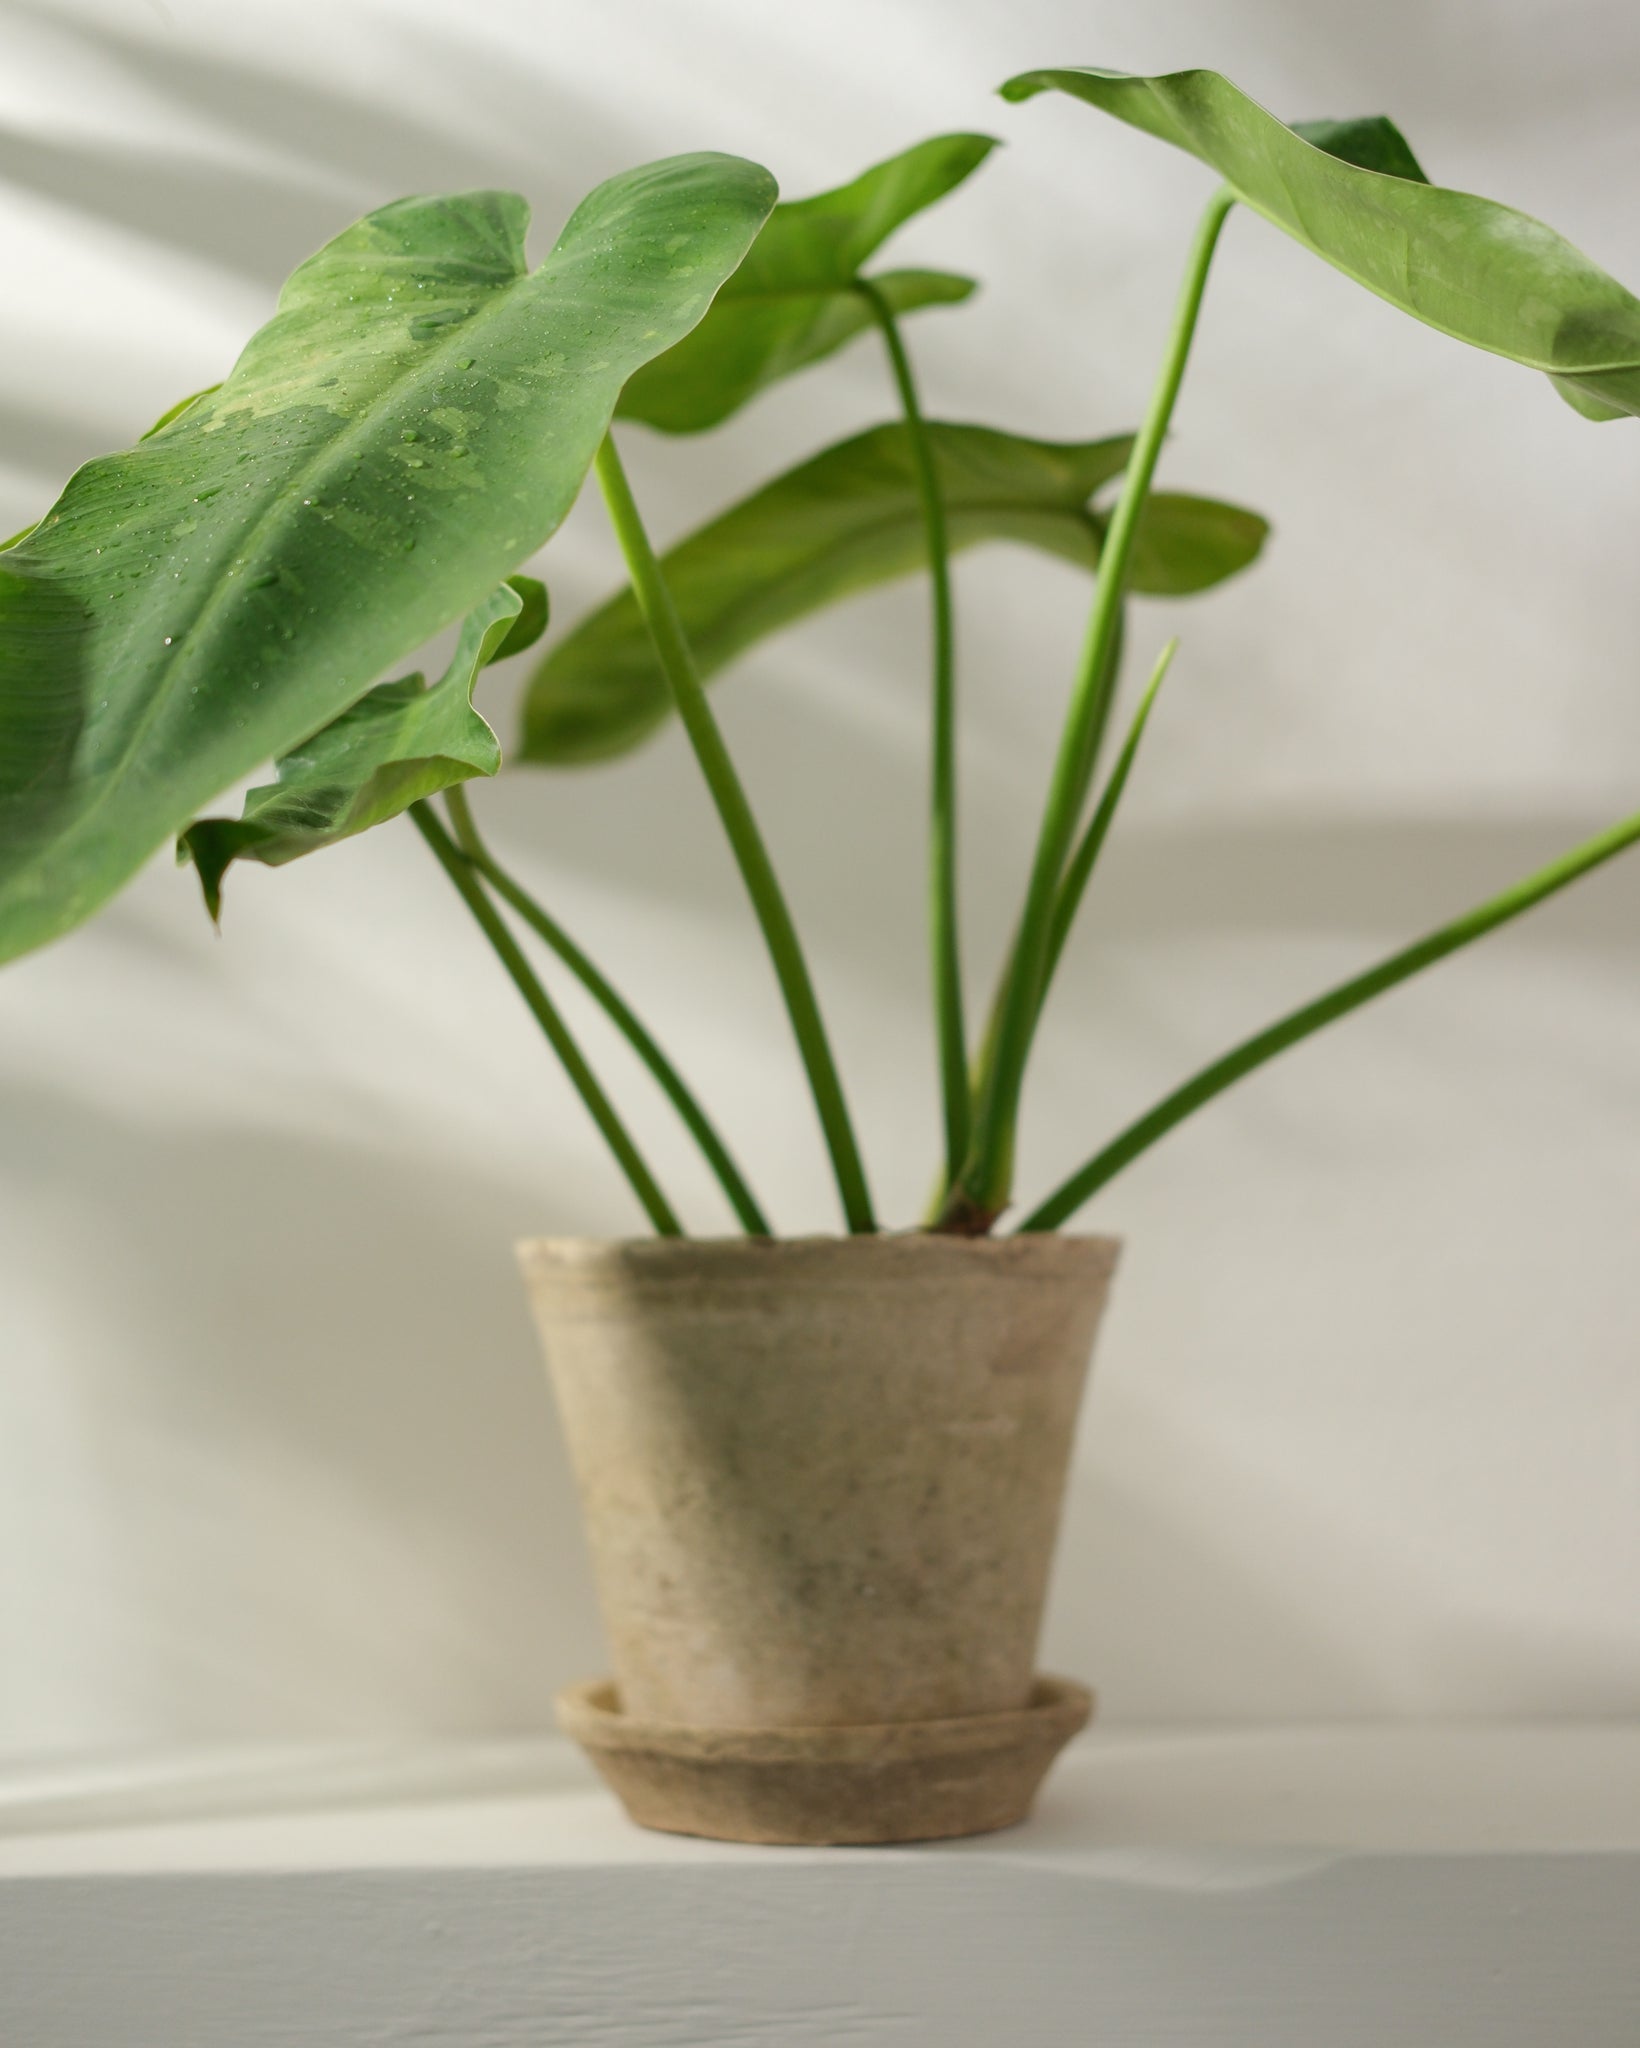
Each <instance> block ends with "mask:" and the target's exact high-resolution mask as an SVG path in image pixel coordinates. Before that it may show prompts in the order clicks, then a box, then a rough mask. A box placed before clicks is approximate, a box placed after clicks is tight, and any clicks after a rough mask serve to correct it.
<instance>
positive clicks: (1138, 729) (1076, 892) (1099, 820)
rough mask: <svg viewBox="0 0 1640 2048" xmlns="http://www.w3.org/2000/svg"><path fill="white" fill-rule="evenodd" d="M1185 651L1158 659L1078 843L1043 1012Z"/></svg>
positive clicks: (1169, 648) (1167, 650)
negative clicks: (1176, 660)
mask: <svg viewBox="0 0 1640 2048" xmlns="http://www.w3.org/2000/svg"><path fill="white" fill-rule="evenodd" d="M1178 651H1179V643H1178V641H1177V640H1176V639H1175V640H1170V641H1169V642H1168V643H1167V645H1166V646H1165V647H1164V648H1163V649H1162V651H1161V653H1160V654H1159V655H1158V656H1157V657H1156V666H1155V667H1154V668H1153V669H1152V670H1151V672H1150V681H1149V682H1148V683H1147V684H1146V685H1145V693H1144V695H1143V696H1142V697H1141V698H1140V699H1139V707H1138V709H1137V710H1136V711H1135V712H1134V714H1133V723H1132V724H1131V725H1130V726H1129V727H1128V734H1127V738H1126V739H1125V740H1124V741H1123V742H1122V751H1121V752H1120V753H1119V754H1118V755H1117V757H1116V760H1115V763H1114V765H1113V766H1112V768H1111V771H1110V775H1109V777H1108V779H1107V780H1106V783H1105V787H1104V789H1103V791H1102V792H1101V794H1100V797H1099V802H1098V804H1097V805H1096V806H1095V807H1094V813H1093V816H1092V817H1091V818H1090V819H1089V820H1088V829H1087V830H1086V831H1085V832H1084V833H1083V834H1082V837H1081V839H1080V840H1079V841H1078V843H1077V848H1076V851H1075V852H1074V853H1073V854H1072V855H1071V858H1070V863H1069V865H1068V866H1067V867H1066V869H1065V876H1064V880H1063V881H1062V882H1061V883H1060V885H1059V893H1058V895H1057V896H1055V898H1054V904H1053V922H1052V924H1051V926H1050V927H1049V931H1048V957H1047V960H1046V961H1045V963H1044V965H1043V969H1042V987H1041V989H1040V990H1039V992H1038V994H1037V1012H1038V1014H1039V1015H1040V1014H1041V1011H1042V1006H1043V1005H1044V1004H1045V1003H1046V1002H1047V1000H1048V990H1049V988H1050V987H1051V986H1052V984H1053V978H1054V974H1055V972H1056V970H1057V969H1058V966H1059V959H1060V955H1061V954H1062V953H1063V952H1064V950H1065V941H1066V940H1067V939H1068V938H1069V937H1070V935H1071V927H1072V925H1073V924H1075V922H1076V913H1077V911H1078V910H1080V909H1081V907H1082V898H1083V895H1084V894H1085V892H1086V890H1087V886H1088V883H1089V881H1090V880H1091V879H1092V876H1093V870H1094V868H1095V866H1096V865H1097V863H1098V860H1099V856H1100V854H1101V853H1102V852H1103V851H1104V845H1105V841H1106V839H1107V838H1108V837H1109V836H1110V828H1111V826H1112V825H1113V824H1114V823H1115V820H1116V811H1117V806H1118V805H1119V804H1120V803H1121V801H1122V792H1123V790H1125V789H1126V788H1127V782H1128V777H1129V776H1130V775H1131V774H1132V773H1133V764H1134V762H1135V761H1136V760H1137V759H1138V756H1139V745H1140V742H1141V741H1142V740H1143V738H1144V736H1145V727H1146V725H1147V724H1148V723H1149V721H1150V712H1151V707H1152V706H1153V705H1154V704H1155V702H1156V693H1157V691H1158V690H1160V689H1161V687H1162V682H1163V679H1164V678H1165V676H1166V675H1167V671H1168V669H1169V667H1170V666H1171V664H1172V661H1173V657H1174V655H1175V654H1177V653H1178Z"/></svg>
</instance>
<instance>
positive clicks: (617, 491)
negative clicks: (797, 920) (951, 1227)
mask: <svg viewBox="0 0 1640 2048" xmlns="http://www.w3.org/2000/svg"><path fill="white" fill-rule="evenodd" d="M594 467H595V468H596V470H597V475H598V483H599V487H600V488H601V490H602V491H603V494H604V503H605V505H606V506H607V507H608V509H609V520H610V524H611V526H612V527H613V528H614V530H615V537H616V539H617V540H618V541H619V543H620V546H621V552H622V554H623V555H624V556H625V558H626V566H627V573H628V574H629V575H630V577H631V579H632V589H633V593H634V595H635V596H636V598H637V601H638V608H639V610H640V611H641V612H642V614H643V619H644V624H645V625H646V626H647V627H648V628H649V636H650V639H651V640H652V641H653V643H654V647H655V655H656V658H657V660H658V661H659V662H660V665H661V669H662V671H663V673H664V674H665V676H666V679H667V682H668V684H669V685H670V686H671V690H672V697H673V701H674V702H675V703H676V705H677V708H678V715H679V717H680V718H681V719H682V721H683V727H684V730H685V732H687V733H688V735H689V740H690V744H691V745H692V746H693V747H694V750H695V757H696V759H697V760H698V761H699V763H700V766H701V772H702V773H703V774H704V776H705V777H706V785H707V788H708V789H709V790H710V791H711V794H712V800H713V802H714V803H715V804H716V805H717V809H718V815H719V817H720V818H721V819H722V820H723V828H724V830H725V832H726V833H727V834H728V836H729V844H730V847H731V848H732V849H733V852H734V856H735V859H736V861H737V862H738V863H739V866H740V872H741V876H742V879H743V880H744V881H745V884H746V890H747V894H748V895H749V896H750V897H751V899H752V908H753V910H754V911H755V912H756V913H757V920H758V923H759V925H760V926H761V927H762V930H763V937H764V940H765V943H766V944H767V946H768V948H769V956H770V958H771V960H772V961H773V963H774V970H775V975H776V977H777V979H778V980H779V983H780V992H781V995H782V996H783V997H784V998H785V1003H786V1010H787V1014H788V1015H789V1016H790V1018H791V1023H792V1030H793V1033H794V1034H795V1036H796V1039H797V1047H798V1051H799V1053H800V1054H801V1056H802V1060H803V1065H804V1069H805V1071H806V1072H807V1074H808V1079H809V1087H810V1089H811V1090H812V1092H813V1095H814V1104H815V1108H816V1110H817V1112H818V1114H819V1118H820V1128H821V1131H822V1133H823V1134H824V1137H825V1141H826V1148H827V1150H828V1152H829V1153H830V1155H831V1166H832V1172H833V1174H834V1175H835V1177H836V1181H837V1192H838V1195H839V1197H840V1199H841V1201H842V1206H843V1215H844V1218H845V1220H846V1222H847V1224H848V1228H849V1230H850V1231H851V1232H853V1233H856V1234H860V1233H865V1232H869V1231H873V1230H875V1229H876V1227H877V1225H876V1220H875V1218H874V1217H873V1215H872V1209H871V1194H870V1191H869V1189H868V1188H867V1185H866V1176H865V1166H864V1163H863V1161H862V1160H861V1157H860V1149H859V1146H858V1144H857V1143H856V1142H855V1137H854V1126H853V1124H852V1123H851V1121H850V1119H849V1113H848V1105H847V1103H846V1102H845V1100H844V1097H843V1084H842V1080H841V1078H840V1076H839V1074H838V1072H837V1063H836V1061H835V1060H834V1059H833V1057H832V1052H831V1043H830V1040H829V1039H828V1038H827V1036H826V1028H825V1025H824V1023H823V1022H822V1020H821V1016H820V1005H819V1002H818V1000H817V999H816V997H815V993H814V984H813V982H812V981H811V979H810V977H809V970H808V963H807V962H806V961H805V960H804V958H803V949H802V946H801V944H800V943H799V940H798V937H797V928H796V926H795V925H794V924H793V923H792V918H791V912H790V911H789V910H788V909H787V907H786V899H785V897H784V895H783V894H782V893H781V889H780V884H779V882H778V881H777V880H776V879H775V872H774V866H773V863H772V862H771V861H770V859H769V853H768V848H767V847H766V846H765V845H764V843H763V835H762V833H761V832H760V831H759V830H758V827H757V820H756V819H755V818H754V817H753V815H752V807H751V804H750V802H749V801H748V799H747V796H746V791H745V788H744V786H743V785H742V783H741V780H740V777H739V775H738V774H737V773H736V770H735V765H734V763H733V761H732V760H731V759H730V757H729V750H728V748H727V747H726V746H725V744H724V741H723V735H722V733H721V732H720V731H719V729H718V722H717V720H716V718H715V717H714V716H713V714H712V708H711V706H710V705H709V704H708V703H707V701H706V691H705V689H704V687H703V686H702V684H701V680H700V674H699V671H698V670H697V669H696V667H695V658H694V655H693V653H692V652H691V651H690V647H689V642H688V639H687V638H686V636H685V634H684V630H683V622H682V621H681V620H680V619H679V617H678V613H677V607H676V606H675V605H674V603H673V602H672V593H671V591H670V590H669V589H668V588H667V585H666V579H665V577H664V576H663V575H662V573H661V566H660V563H659V562H658V561H657V560H656V559H655V551H654V549H653V548H652V547H651V546H650V544H649V536H648V534H647V533H646V532H645V531H644V525H643V520H642V518H641V517H640V516H639V512H638V507H637V503H636V501H635V500H634V498H633V496H632V488H631V486H630V484H628V482H627V479H626V472H625V470H624V469H623V468H622V467H621V458H620V456H619V454H618V453H617V452H616V448H615V441H614V437H613V435H610V434H606V435H605V436H604V439H603V444H602V446H601V447H600V448H599V450H598V456H597V460H596V463H595V465H594Z"/></svg>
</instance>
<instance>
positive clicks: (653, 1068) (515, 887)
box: [444, 783, 774, 1237]
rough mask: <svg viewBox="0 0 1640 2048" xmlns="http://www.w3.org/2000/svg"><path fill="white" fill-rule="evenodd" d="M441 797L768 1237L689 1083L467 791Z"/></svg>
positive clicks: (464, 843) (458, 831)
mask: <svg viewBox="0 0 1640 2048" xmlns="http://www.w3.org/2000/svg"><path fill="white" fill-rule="evenodd" d="M444 797H445V802H446V803H447V804H448V805H449V808H450V821H451V823H452V825H453V826H454V828H455V839H456V845H457V846H458V847H459V848H460V850H461V852H462V853H463V854H464V855H465V856H466V858H467V859H468V860H470V861H471V862H472V864H473V866H474V867H475V868H477V869H478V871H479V873H480V874H481V875H482V876H483V877H484V879H485V881H487V882H488V883H489V885H490V887H491V888H492V889H493V890H494V891H495V893H496V894H497V895H498V896H499V897H500V898H501V900H502V901H503V902H504V903H506V904H509V905H510V906H511V907H512V909H513V910H515V911H516V912H517V913H518V915H519V916H520V917H521V918H522V919H523V920H524V922H525V923H526V924H527V925H528V926H529V927H530V928H531V930H532V931H534V932H535V933H536V934H537V935H538V936H539V937H541V938H543V939H544V940H545V941H546V942H547V944H548V945H549V946H550V947H551V948H552V950H553V951H554V952H555V953H556V954H557V955H558V957H559V959H560V960H562V961H563V963H564V965H565V966H566V967H567V968H568V969H569V971H570V972H571V974H573V975H574V976H575V977H576V979H577V980H578V981H579V982H580V983H581V985H582V987H583V988H585V990H586V991H587V993H588V995H590V996H591V997H592V999H593V1001H594V1002H595V1003H597V1004H598V1005H599V1007H600V1008H601V1009H602V1010H603V1012H604V1014H605V1015H606V1016H607V1017H608V1018H609V1020H610V1022H611V1023H612V1024H613V1025H614V1026H615V1028H616V1029H617V1030H618V1031H619V1032H620V1033H621V1035H622V1036H623V1037H624V1038H625V1039H626V1041H627V1043H628V1044H629V1045H630V1046H631V1048H632V1050H633V1051H634V1052H635V1053H636V1054H637V1055H638V1057H639V1059H640V1060H642V1061H643V1063H644V1065H645V1066H646V1067H647V1068H648V1069H649V1071H650V1073H651V1074H652V1075H653V1076H654V1078H655V1080H656V1082H657V1083H658V1085H659V1087H660V1089H661V1091H662V1093H663V1094H664V1095H665V1096H666V1098H667V1100H668V1101H669V1102H670V1103H671V1105H672V1107H673V1108H674V1109H675V1110H676V1111H677V1113H678V1115H679V1117H680V1118H681V1119H682V1120H683V1123H684V1125H685V1126H686V1128H687V1129H688V1131H689V1134H690V1136H691V1137H693V1139H694V1140H695V1143H696V1144H697V1145H698V1146H699V1147H700V1149H701V1152H702V1153H703V1154H704V1156H705V1159H706V1163H707V1165H708V1166H710V1167H711V1169H712V1171H713V1173H715V1174H716V1175H717V1179H718V1184H719V1186H720V1187H721V1188H722V1189H723V1192H724V1194H725V1195H726V1196H727V1198H728V1201H729V1206H730V1207H731V1208H732V1209H733V1210H734V1212H735V1214H736V1216H737V1217H739V1219H740V1221H741V1223H742V1225H743V1226H744V1227H745V1230H746V1232H747V1234H748V1236H751V1237H772V1236H773V1235H774V1232H773V1231H772V1230H771V1229H770V1227H769V1220H768V1218H767V1217H766V1216H765V1215H764V1213H763V1211H762V1209H761V1208H760V1207H759V1206H758V1201H757V1197H756V1196H755V1195H754V1194H753V1193H752V1191H751V1189H750V1188H749V1187H748V1186H747V1185H746V1180H745V1176H744V1175H743V1174H742V1173H741V1171H740V1168H739V1167H738V1166H737V1165H736V1164H735V1161H734V1156H733V1154H732V1153H731V1152H730V1150H729V1148H728V1146H727V1145H726V1144H725V1143H724V1142H723V1139H722V1138H721V1137H720V1136H719V1135H718V1132H717V1129H716V1127H715V1125H714V1124H713V1123H712V1121H711V1119H710V1118H709V1117H708V1116H707V1114H706V1112H705V1110H704V1109H702V1108H701V1106H700V1102H699V1100H698V1099H697V1098H696V1096H695V1095H694V1094H693V1092H692V1091H691V1089H690V1087H689V1084H688V1083H687V1082H686V1081H685V1080H684V1078H683V1076H682V1075H681V1074H680V1073H679V1072H678V1070H677V1068H676V1067H675V1066H673V1064H672V1062H671V1061H670V1060H669V1059H668V1058H667V1056H666V1054H665V1053H664V1052H663V1051H662V1050H661V1048H660V1046H659V1044H657V1042H656V1040H655V1039H654V1037H653V1036H652V1035H651V1033H650V1032H649V1030H648V1029H647V1028H646V1026H645V1025H644V1024H643V1022H642V1020H641V1019H640V1018H639V1017H638V1016H637V1014H636V1012H635V1011H634V1010H633V1009H632V1007H631V1005H630V1004H629V1003H627V1002H626V1000H625V999H624V997H622V995H621V994H620V992H619V991H618V990H617V989H616V988H615V987H614V986H613V985H612V984H611V983H610V982H609V981H608V980H606V979H605V977H604V976H603V975H602V974H601V973H600V972H599V970H598V969H597V968H596V967H595V966H594V965H593V963H592V962H591V960H590V959H588V957H587V955H586V954H585V953H583V952H582V951H581V949H580V947H579V946H578V945H576V943H575V941H574V940H573V939H572V938H571V937H570V935H569V933H568V932H566V931H565V930H564V928H563V926H562V925H561V924H560V923H559V922H558V920H557V919H556V918H555V917H552V916H551V915H550V914H549V913H548V912H547V911H546V910H544V909H543V908H542V907H541V905H540V904H539V903H537V902H536V900H535V898H534V897H533V896H531V895H530V894H529V892H528V891H527V890H526V889H524V888H523V887H522V886H521V885H520V884H519V883H518V882H517V881H515V880H514V878H513V877H512V876H511V875H510V874H509V873H508V872H507V870H506V869H505V868H504V867H502V865H501V863H500V862H499V861H498V860H497V859H496V858H495V856H494V855H493V854H492V853H491V852H490V850H489V848H488V847H487V846H486V845H485V843H484V840H483V838H482V837H481V836H480V833H479V830H478V825H477V822H476V820H475V819H474V817H473V812H472V806H471V805H470V804H469V803H468V801H467V792H466V791H465V790H464V789H463V788H462V787H461V785H460V784H459V783H456V784H453V785H452V786H451V787H450V788H449V789H447V790H446V791H445V793H444Z"/></svg>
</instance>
